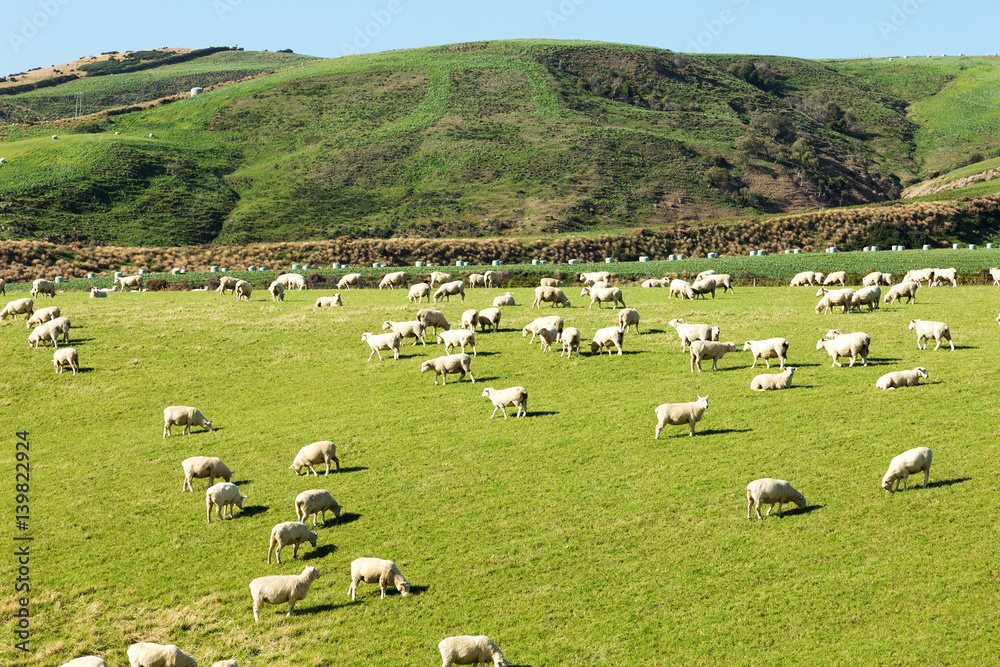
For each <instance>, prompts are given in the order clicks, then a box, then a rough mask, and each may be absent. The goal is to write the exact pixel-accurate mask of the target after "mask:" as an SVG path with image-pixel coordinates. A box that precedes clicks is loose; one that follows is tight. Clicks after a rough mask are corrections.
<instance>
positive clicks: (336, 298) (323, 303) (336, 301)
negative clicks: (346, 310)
mask: <svg viewBox="0 0 1000 667" xmlns="http://www.w3.org/2000/svg"><path fill="white" fill-rule="evenodd" d="M343 305H344V302H343V301H341V300H340V295H339V294H334V295H333V296H321V297H320V298H318V299H316V303H314V304H313V308H333V307H337V308H340V307H342V306H343Z"/></svg>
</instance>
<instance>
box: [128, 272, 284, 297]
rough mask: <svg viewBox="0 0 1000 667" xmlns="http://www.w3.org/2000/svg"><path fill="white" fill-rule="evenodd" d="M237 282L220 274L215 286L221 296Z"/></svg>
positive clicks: (279, 279) (231, 277) (279, 277)
mask: <svg viewBox="0 0 1000 667" xmlns="http://www.w3.org/2000/svg"><path fill="white" fill-rule="evenodd" d="M281 278H282V276H278V279H277V280H275V281H274V282H276V283H279V284H281ZM115 282H117V281H115ZM238 282H239V279H238V278H234V277H233V276H222V277H221V278H219V287H218V288H217V291H218V292H219V294H221V295H223V296H225V294H226V292H227V291H228V292H233V293H235V292H236V283H238Z"/></svg>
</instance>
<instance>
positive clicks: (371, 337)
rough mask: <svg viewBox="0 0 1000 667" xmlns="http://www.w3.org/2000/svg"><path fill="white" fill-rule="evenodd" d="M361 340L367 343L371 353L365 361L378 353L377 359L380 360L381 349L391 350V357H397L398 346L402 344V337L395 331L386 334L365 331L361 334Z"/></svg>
mask: <svg viewBox="0 0 1000 667" xmlns="http://www.w3.org/2000/svg"><path fill="white" fill-rule="evenodd" d="M361 342H362V343H368V347H369V348H370V349H371V351H372V352H371V354H369V355H368V359H367V361H371V360H372V357H373V356H374V355H376V354H377V355H378V360H379V361H382V350H392V358H393V359H399V348H400V347H402V345H403V337H402V336H400V335H399V334H398V333H396V332H395V331H393V332H391V333H387V334H378V335H376V334H373V333H371V332H370V331H366V332H364V333H363V334H361Z"/></svg>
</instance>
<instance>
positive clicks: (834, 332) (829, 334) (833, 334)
mask: <svg viewBox="0 0 1000 667" xmlns="http://www.w3.org/2000/svg"><path fill="white" fill-rule="evenodd" d="M839 335H840V329H830V330H829V331H827V332H826V334H825V335H824V336H823V339H824V340H833V339H834V338H836V337H837V336H839Z"/></svg>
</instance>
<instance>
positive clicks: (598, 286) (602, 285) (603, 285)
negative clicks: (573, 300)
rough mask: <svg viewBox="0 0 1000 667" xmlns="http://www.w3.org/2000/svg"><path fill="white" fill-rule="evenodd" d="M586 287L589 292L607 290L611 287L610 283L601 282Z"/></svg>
mask: <svg viewBox="0 0 1000 667" xmlns="http://www.w3.org/2000/svg"><path fill="white" fill-rule="evenodd" d="M587 287H589V288H590V289H591V290H595V289H607V288H608V287H611V283H606V282H604V281H603V280H598V281H597V282H596V283H592V284H590V285H587ZM581 296H582V295H581Z"/></svg>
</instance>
